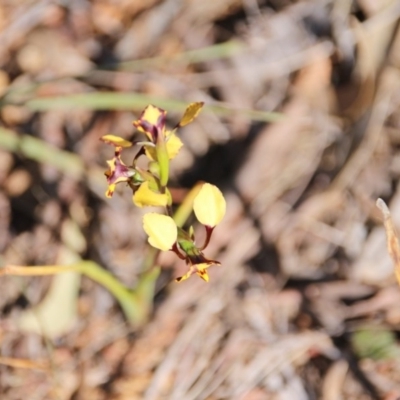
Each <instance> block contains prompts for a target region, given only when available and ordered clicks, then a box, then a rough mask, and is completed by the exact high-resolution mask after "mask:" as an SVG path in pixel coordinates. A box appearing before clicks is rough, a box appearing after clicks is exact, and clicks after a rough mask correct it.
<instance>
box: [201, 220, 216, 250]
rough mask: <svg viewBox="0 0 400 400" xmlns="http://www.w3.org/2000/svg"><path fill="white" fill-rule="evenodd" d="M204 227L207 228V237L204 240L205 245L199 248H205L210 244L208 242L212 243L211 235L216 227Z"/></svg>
mask: <svg viewBox="0 0 400 400" xmlns="http://www.w3.org/2000/svg"><path fill="white" fill-rule="evenodd" d="M204 227H205V228H206V238H205V240H204V244H203V246H201V247H200V248H199V250H204V249H205V248H206V247H207V246H208V244H209V243H210V239H211V235H212V233H213V231H214V227H211V226H207V225H204Z"/></svg>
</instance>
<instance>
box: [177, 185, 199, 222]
mask: <svg viewBox="0 0 400 400" xmlns="http://www.w3.org/2000/svg"><path fill="white" fill-rule="evenodd" d="M202 184H203V183H202V182H199V183H197V184H196V185H195V186H194V187H193V188H192V189H191V190H190V192H189V193H188V194H187V195H186V196H185V198H184V200H183V202H182V203H181V205H180V206H179V207H178V209H177V210H176V212H175V214H174V216H173V219H174V221H175V223H176V225H177V226H178V227H179V228H182V226H183V225H184V224H185V223H186V221H187V220H188V218H189V217H190V214H191V213H192V211H193V201H194V199H195V197H196V196H197V194H198V193H199V191H200V189H201V186H202Z"/></svg>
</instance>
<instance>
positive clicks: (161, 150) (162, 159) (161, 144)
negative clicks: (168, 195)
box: [156, 134, 169, 193]
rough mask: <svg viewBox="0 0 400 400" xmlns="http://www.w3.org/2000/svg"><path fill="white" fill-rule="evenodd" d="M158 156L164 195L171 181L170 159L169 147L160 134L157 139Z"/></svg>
mask: <svg viewBox="0 0 400 400" xmlns="http://www.w3.org/2000/svg"><path fill="white" fill-rule="evenodd" d="M156 154H157V162H158V165H159V166H160V185H161V189H162V193H164V192H165V188H166V187H167V184H168V179H169V157H168V152H167V146H166V144H165V138H164V136H163V135H162V134H159V135H158V138H157V144H156Z"/></svg>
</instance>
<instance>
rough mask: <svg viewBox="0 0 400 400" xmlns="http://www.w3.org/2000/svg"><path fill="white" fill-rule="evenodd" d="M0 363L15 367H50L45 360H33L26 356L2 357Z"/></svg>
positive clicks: (45, 368) (41, 368)
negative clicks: (25, 357)
mask: <svg viewBox="0 0 400 400" xmlns="http://www.w3.org/2000/svg"><path fill="white" fill-rule="evenodd" d="M0 364H1V365H6V366H8V367H13V368H27V369H40V370H43V371H45V370H47V369H48V365H47V363H46V362H44V361H33V360H27V359H24V358H10V357H0Z"/></svg>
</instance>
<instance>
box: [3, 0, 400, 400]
mask: <svg viewBox="0 0 400 400" xmlns="http://www.w3.org/2000/svg"><path fill="white" fill-rule="evenodd" d="M399 15H400V2H399V1H398V0H355V1H349V0H300V1H294V0H292V1H290V0H258V1H257V0H218V1H209V2H206V1H196V0H146V1H140V0H92V1H87V0H71V1H61V0H58V1H57V0H43V1H41V0H37V1H30V0H24V1H22V0H21V1H17V0H3V1H1V2H0V93H1V99H0V119H1V127H0V254H1V256H0V264H1V265H2V266H5V265H10V264H14V265H55V264H62V265H64V264H69V263H71V262H74V261H76V260H79V259H88V260H94V261H96V262H97V263H99V264H100V265H102V266H103V267H104V268H105V269H106V270H108V271H110V272H112V273H113V274H115V275H116V276H117V277H118V278H119V279H120V280H121V281H122V282H123V283H124V284H125V285H127V286H134V285H135V284H136V283H137V281H138V277H139V273H140V271H141V270H142V266H143V263H144V262H145V260H144V259H145V254H146V238H145V235H144V233H143V230H142V226H141V216H142V214H143V210H139V209H137V208H134V206H133V204H132V202H131V193H130V191H129V190H126V189H125V188H124V187H123V185H119V187H118V190H117V191H116V193H115V195H114V197H113V198H112V199H106V198H105V196H104V193H105V191H106V180H105V177H104V175H103V173H104V171H105V169H106V167H107V165H106V160H107V159H110V158H112V156H113V149H112V148H111V147H110V146H107V145H104V144H103V143H102V142H100V141H99V138H100V137H101V136H102V135H105V134H108V133H112V134H116V135H120V136H123V137H125V138H129V139H131V138H132V135H133V134H134V129H133V127H132V121H133V120H134V119H135V118H137V117H138V116H139V114H140V112H141V110H142V109H143V108H144V107H145V106H146V105H147V104H149V103H151V104H155V105H157V106H159V107H162V108H164V109H166V110H167V111H168V123H169V124H170V125H171V126H173V125H174V124H176V123H177V121H179V117H180V115H181V113H182V112H183V110H184V109H185V106H186V105H187V104H188V103H190V102H193V101H204V102H205V108H204V109H203V111H202V112H201V114H200V115H199V117H198V118H197V119H196V121H195V122H193V123H192V124H191V125H189V126H187V127H185V128H183V129H181V130H180V136H181V138H182V141H183V142H184V144H185V147H184V148H183V149H182V150H181V152H180V154H179V156H178V157H177V158H176V159H175V160H174V161H173V163H172V178H171V185H172V187H173V188H174V189H173V190H172V193H173V196H174V199H175V201H176V202H178V203H179V201H181V200H182V199H183V198H184V196H185V193H186V192H187V191H188V190H189V189H190V188H191V187H192V186H193V185H195V184H196V182H198V181H200V180H205V181H208V182H211V183H213V184H216V185H218V186H219V187H220V188H221V190H222V191H223V192H224V195H225V197H226V199H227V204H228V207H227V215H226V216H225V219H224V220H223V222H222V223H221V224H220V225H219V226H218V227H217V228H216V230H215V232H214V236H213V240H212V242H211V244H210V246H209V248H208V249H207V256H209V257H210V258H216V259H218V260H220V261H221V262H222V266H221V267H217V266H214V267H212V268H211V269H210V270H209V272H210V278H211V280H210V283H208V284H206V283H204V282H203V281H201V280H200V279H199V278H198V277H193V278H191V279H190V280H188V281H185V282H184V283H182V284H176V283H175V282H174V281H173V280H174V278H175V277H176V276H179V275H182V273H184V271H185V266H184V265H183V264H182V262H180V261H179V260H178V261H177V260H176V258H175V257H173V256H171V255H170V254H163V255H162V257H160V259H159V263H160V264H161V265H162V273H161V274H160V276H159V278H158V280H157V283H156V291H155V292H156V293H155V295H154V302H153V303H154V309H153V311H152V313H151V315H150V316H149V319H148V322H147V323H146V324H144V325H143V326H141V327H140V328H135V329H134V328H131V327H130V326H129V324H127V322H126V320H125V318H124V315H123V313H122V312H121V309H120V308H119V306H118V303H117V302H116V301H115V299H114V298H113V297H112V296H111V295H110V293H109V292H108V291H107V290H105V289H104V288H103V287H102V286H100V285H99V284H97V283H94V282H93V281H92V280H90V279H89V278H87V277H82V276H79V275H78V274H62V275H59V276H57V277H15V276H2V277H1V278H0V293H1V296H0V309H1V319H0V349H1V353H0V356H1V357H0V398H1V399H4V400H20V399H23V398H26V399H29V400H41V399H55V400H64V399H65V400H67V399H70V400H91V399H93V400H97V399H99V400H102V399H104V400H106V399H107V400H109V399H110V400H135V399H146V400H153V399H154V400H157V399H174V400H175V399H185V400H198V399H212V400H214V399H215V400H217V399H240V400H263V399H279V400H288V399H324V400H339V399H366V400H367V399H386V400H395V399H397V398H399V397H400V358H399V356H400V351H399V350H400V347H399V342H398V339H399V334H400V289H399V288H398V286H397V285H396V283H395V278H394V274H393V265H392V262H391V260H390V258H389V256H388V254H387V249H386V242H385V231H384V229H383V226H382V220H381V216H380V213H379V210H377V209H376V207H375V201H376V199H377V198H378V197H382V198H383V199H385V201H387V202H388V204H389V207H390V209H391V211H392V214H393V218H394V221H395V223H396V222H397V226H400V191H399V185H398V178H399V176H400V130H399V127H400V111H399V104H400V79H399V77H400V75H399V74H400V72H399V67H400V31H399V27H398V20H399ZM127 154H128V153H127ZM124 157H128V158H129V154H128V155H127V156H125V154H124ZM128 158H124V159H125V161H126V162H128ZM124 189H125V190H124ZM197 228H198V227H197ZM38 316H39V317H40V318H38ZM38 320H40V323H38V322H37V321H38ZM18 360H19V361H18Z"/></svg>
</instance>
